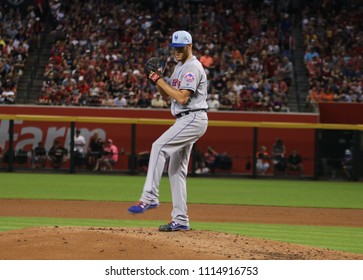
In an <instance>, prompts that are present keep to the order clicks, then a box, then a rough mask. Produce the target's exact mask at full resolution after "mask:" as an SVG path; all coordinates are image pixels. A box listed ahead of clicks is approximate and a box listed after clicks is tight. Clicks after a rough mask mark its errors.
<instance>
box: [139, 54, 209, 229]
mask: <svg viewBox="0 0 363 280" xmlns="http://www.w3.org/2000/svg"><path fill="white" fill-rule="evenodd" d="M169 84H170V85H171V86H173V87H175V88H177V89H188V90H191V91H192V92H193V93H192V94H191V95H190V100H189V102H188V103H187V104H186V105H184V106H182V105H180V104H178V103H177V102H176V101H175V100H173V101H172V105H171V113H172V114H173V115H174V116H176V121H175V123H174V125H172V126H171V127H170V128H169V129H168V130H167V131H165V132H164V133H163V134H162V135H161V136H160V137H159V138H158V139H157V140H156V141H155V142H154V143H153V145H152V149H151V153H150V159H149V168H148V172H147V175H146V181H145V185H144V190H143V193H142V196H141V198H140V201H143V202H145V203H148V204H154V203H159V184H160V179H161V176H162V174H163V170H164V166H165V163H166V160H167V159H168V158H169V167H168V173H169V181H170V187H171V193H172V201H173V210H172V213H171V216H172V220H173V221H174V222H177V223H179V224H181V225H187V226H189V217H188V213H187V212H188V209H187V189H186V177H187V173H188V163H189V159H190V154H191V151H192V147H193V144H194V143H195V142H196V141H197V140H198V139H199V138H200V137H201V136H202V135H203V134H204V133H205V132H206V130H207V127H208V116H207V113H206V109H207V108H208V105H207V102H206V99H207V76H206V73H205V71H204V69H203V66H202V65H201V63H200V62H199V61H198V60H197V59H196V57H195V56H193V57H192V58H191V59H189V60H188V61H186V62H185V63H184V64H181V63H180V62H179V63H178V64H177V65H176V67H175V69H174V72H173V74H172V76H171V77H170V79H169Z"/></svg>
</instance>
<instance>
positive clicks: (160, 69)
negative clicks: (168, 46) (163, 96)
mask: <svg viewBox="0 0 363 280" xmlns="http://www.w3.org/2000/svg"><path fill="white" fill-rule="evenodd" d="M164 71H165V62H164V61H163V60H161V59H160V58H158V57H152V58H149V59H148V60H147V61H146V63H145V74H146V76H147V77H148V78H149V79H150V81H151V82H153V83H154V84H155V83H156V81H157V80H159V79H160V78H161V76H162V74H163V73H164ZM150 74H151V75H150Z"/></svg>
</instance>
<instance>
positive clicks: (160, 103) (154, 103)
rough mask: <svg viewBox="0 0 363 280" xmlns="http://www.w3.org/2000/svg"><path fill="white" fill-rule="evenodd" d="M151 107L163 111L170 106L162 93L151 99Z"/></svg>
mask: <svg viewBox="0 0 363 280" xmlns="http://www.w3.org/2000/svg"><path fill="white" fill-rule="evenodd" d="M151 107H152V108H159V109H163V108H167V107H168V105H167V104H166V102H165V100H163V98H162V97H161V95H160V93H156V94H155V95H154V97H153V99H151Z"/></svg>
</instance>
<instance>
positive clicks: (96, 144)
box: [87, 132, 103, 169]
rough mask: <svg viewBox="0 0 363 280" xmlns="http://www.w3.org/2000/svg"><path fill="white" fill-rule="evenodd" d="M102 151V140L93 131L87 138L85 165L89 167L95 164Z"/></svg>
mask: <svg viewBox="0 0 363 280" xmlns="http://www.w3.org/2000/svg"><path fill="white" fill-rule="evenodd" d="M102 153H103V140H102V139H101V138H100V137H99V134H98V132H95V133H93V135H92V136H91V137H90V139H89V144H88V151H87V158H88V160H87V165H88V167H89V168H92V169H93V168H94V167H95V166H96V163H97V160H98V159H100V158H101V157H102Z"/></svg>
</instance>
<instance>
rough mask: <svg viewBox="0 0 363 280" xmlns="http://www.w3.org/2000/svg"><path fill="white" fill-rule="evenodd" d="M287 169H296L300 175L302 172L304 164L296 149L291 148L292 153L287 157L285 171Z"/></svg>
mask: <svg viewBox="0 0 363 280" xmlns="http://www.w3.org/2000/svg"><path fill="white" fill-rule="evenodd" d="M289 171H297V172H299V173H300V175H301V174H303V171H304V166H303V163H302V157H301V156H300V154H299V153H298V151H297V150H293V151H292V154H291V155H289V157H288V158H287V172H289Z"/></svg>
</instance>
